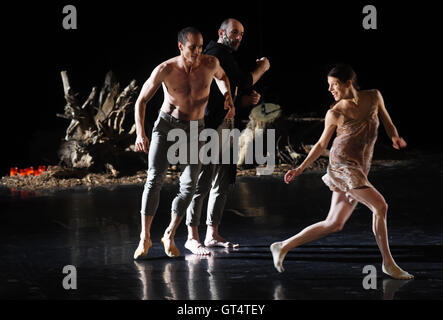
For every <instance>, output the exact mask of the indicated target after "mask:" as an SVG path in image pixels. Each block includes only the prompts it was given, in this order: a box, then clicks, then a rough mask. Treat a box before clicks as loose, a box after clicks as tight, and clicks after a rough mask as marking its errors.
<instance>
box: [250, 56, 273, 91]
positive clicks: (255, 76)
mask: <svg viewBox="0 0 443 320" xmlns="http://www.w3.org/2000/svg"><path fill="white" fill-rule="evenodd" d="M270 67H271V64H270V63H269V60H268V58H266V57H263V58H261V59H257V66H256V67H255V69H254V70H253V71H252V72H251V75H252V84H253V85H254V84H256V83H257V81H258V80H260V78H261V77H262V76H263V74H265V72H266V71H268V70H269V68H270Z"/></svg>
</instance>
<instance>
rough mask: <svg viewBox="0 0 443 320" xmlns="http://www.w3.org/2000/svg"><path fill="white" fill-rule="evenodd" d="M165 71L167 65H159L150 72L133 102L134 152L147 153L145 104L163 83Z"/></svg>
mask: <svg viewBox="0 0 443 320" xmlns="http://www.w3.org/2000/svg"><path fill="white" fill-rule="evenodd" d="M167 69H168V68H167V65H165V64H160V65H159V66H157V67H156V68H155V69H154V70H153V71H152V73H151V75H150V76H149V78H148V80H146V82H145V83H144V84H143V87H142V89H141V91H140V94H139V96H138V98H137V101H136V102H135V128H136V133H137V139H136V142H135V150H136V151H143V152H145V153H147V152H148V148H149V140H148V138H147V137H146V133H145V111H146V104H147V103H148V101H149V100H151V98H152V97H153V96H154V94H155V93H156V92H157V90H158V88H159V87H160V85H161V83H162V82H163V79H164V76H165V74H166V72H167Z"/></svg>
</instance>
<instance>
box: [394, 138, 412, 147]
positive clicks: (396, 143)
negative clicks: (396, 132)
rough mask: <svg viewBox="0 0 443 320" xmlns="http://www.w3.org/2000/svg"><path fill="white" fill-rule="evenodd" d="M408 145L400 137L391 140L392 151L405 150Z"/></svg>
mask: <svg viewBox="0 0 443 320" xmlns="http://www.w3.org/2000/svg"><path fill="white" fill-rule="evenodd" d="M407 145H408V144H407V143H406V141H405V140H404V139H403V138H402V137H393V138H392V146H393V147H394V149H397V150H400V149H403V148H406V146H407Z"/></svg>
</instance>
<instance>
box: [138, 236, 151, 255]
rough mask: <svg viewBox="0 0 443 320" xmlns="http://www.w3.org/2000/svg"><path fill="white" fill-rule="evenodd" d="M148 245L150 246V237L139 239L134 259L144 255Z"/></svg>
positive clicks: (146, 252)
mask: <svg viewBox="0 0 443 320" xmlns="http://www.w3.org/2000/svg"><path fill="white" fill-rule="evenodd" d="M150 247H152V241H151V239H140V242H139V244H138V247H137V249H136V250H135V253H134V259H138V258H141V257H144V256H146V255H147V254H148V251H149V248H150Z"/></svg>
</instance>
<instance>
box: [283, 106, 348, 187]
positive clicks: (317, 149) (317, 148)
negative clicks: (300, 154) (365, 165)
mask: <svg viewBox="0 0 443 320" xmlns="http://www.w3.org/2000/svg"><path fill="white" fill-rule="evenodd" d="M341 117H342V114H341V113H339V112H337V111H336V110H333V109H331V110H328V112H327V113H326V117H325V127H324V129H323V133H322V135H321V137H320V139H319V140H318V141H317V143H316V144H315V145H314V147H313V148H312V149H311V151H310V152H309V154H308V156H307V157H306V159H305V161H303V163H302V164H301V165H300V166H298V167H297V168H296V169H293V170H289V171H288V172H287V173H286V175H285V182H286V183H289V182H290V181H291V180H293V179H294V178H295V177H296V176H298V175H300V174H301V173H302V172H303V171H304V170H305V169H306V168H307V167H309V166H310V165H311V164H312V163H313V162H314V161H315V160H317V159H318V157H320V155H321V154H322V153H323V151H324V150H325V149H326V148H327V146H328V144H329V141H330V140H331V138H332V135H333V134H334V133H335V130H336V129H337V126H338V124H339V122H340V120H341Z"/></svg>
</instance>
